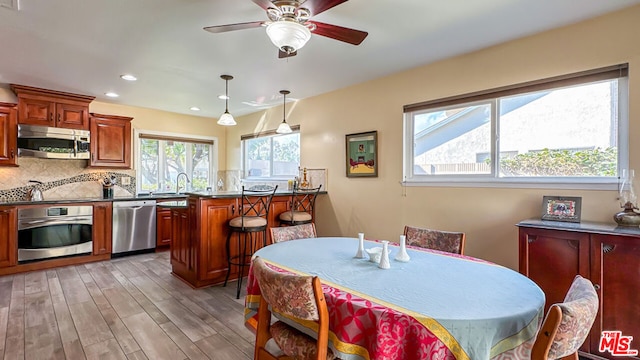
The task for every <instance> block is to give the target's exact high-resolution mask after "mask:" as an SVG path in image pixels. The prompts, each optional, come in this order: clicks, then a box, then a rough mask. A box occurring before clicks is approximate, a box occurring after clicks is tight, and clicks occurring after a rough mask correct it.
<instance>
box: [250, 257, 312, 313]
mask: <svg viewBox="0 0 640 360" xmlns="http://www.w3.org/2000/svg"><path fill="white" fill-rule="evenodd" d="M253 274H254V276H255V278H256V280H258V285H259V286H260V293H261V295H262V297H263V298H264V299H265V301H266V302H267V303H269V305H271V308H272V309H273V311H277V312H279V313H282V314H285V315H289V316H293V317H295V318H298V319H303V320H311V321H317V320H318V318H319V314H318V307H317V305H316V300H315V296H314V293H313V286H312V283H311V282H312V280H313V277H312V276H301V275H292V274H284V273H279V272H277V271H275V270H272V269H270V268H269V267H267V265H266V264H265V263H264V261H263V260H262V259H261V258H259V257H257V258H255V259H254V260H253Z"/></svg>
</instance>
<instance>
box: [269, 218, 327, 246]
mask: <svg viewBox="0 0 640 360" xmlns="http://www.w3.org/2000/svg"><path fill="white" fill-rule="evenodd" d="M314 237H316V227H315V225H313V224H312V223H309V224H303V225H294V226H283V227H273V228H271V240H273V242H274V243H277V242H281V241H289V240H295V239H307V238H314Z"/></svg>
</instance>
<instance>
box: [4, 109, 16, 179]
mask: <svg viewBox="0 0 640 360" xmlns="http://www.w3.org/2000/svg"><path fill="white" fill-rule="evenodd" d="M16 115H17V111H16V108H15V104H8V103H0V166H7V165H8V166H15V165H16V159H17V158H18V143H17V141H18V128H17V124H16Z"/></svg>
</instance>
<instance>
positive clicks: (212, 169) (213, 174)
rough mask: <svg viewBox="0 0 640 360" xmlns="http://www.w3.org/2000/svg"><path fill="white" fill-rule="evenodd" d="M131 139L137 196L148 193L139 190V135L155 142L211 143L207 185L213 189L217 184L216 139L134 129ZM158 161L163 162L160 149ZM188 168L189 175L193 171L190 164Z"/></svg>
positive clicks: (158, 192) (161, 192)
mask: <svg viewBox="0 0 640 360" xmlns="http://www.w3.org/2000/svg"><path fill="white" fill-rule="evenodd" d="M133 134H134V136H133V138H134V144H133V146H134V161H133V164H134V167H133V169H134V170H136V193H137V194H141V193H142V194H145V193H148V191H146V190H142V189H141V185H142V176H141V174H140V173H139V172H138V170H141V169H140V167H139V166H140V163H139V161H140V159H141V156H140V138H141V135H142V136H143V137H146V138H154V139H157V140H173V141H180V142H192V143H198V144H202V143H209V142H210V143H211V144H210V146H211V149H210V151H209V165H210V166H209V179H210V183H209V184H208V187H210V188H213V187H214V184H216V183H217V182H218V179H217V175H218V174H217V173H218V170H219V169H218V143H219V142H218V138H217V137H212V136H200V135H191V134H182V133H171V132H163V131H154V130H143V129H134V130H133ZM158 151H159V153H158V161H161V160H163V158H164V153H163V151H161V149H159V150H158ZM187 166H188V168H189V171H188V172H189V173H191V172H192V171H193V169H190V167H191V164H187ZM154 193H156V194H168V193H173V192H172V191H169V192H165V191H157V192H154Z"/></svg>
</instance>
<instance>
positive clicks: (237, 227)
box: [224, 186, 278, 299]
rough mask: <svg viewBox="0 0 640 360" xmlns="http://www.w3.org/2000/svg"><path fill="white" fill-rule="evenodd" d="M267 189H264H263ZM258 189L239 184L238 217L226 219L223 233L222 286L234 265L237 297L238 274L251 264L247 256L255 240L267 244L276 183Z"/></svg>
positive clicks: (255, 247)
mask: <svg viewBox="0 0 640 360" xmlns="http://www.w3.org/2000/svg"><path fill="white" fill-rule="evenodd" d="M267 188H268V189H267ZM267 188H261V189H260V190H258V189H255V190H251V189H245V188H244V186H243V187H242V197H241V205H240V216H237V217H235V218H233V219H231V220H229V228H230V230H229V235H227V244H226V249H227V276H226V277H225V279H224V286H227V281H228V280H229V275H231V266H232V265H235V266H237V267H238V289H237V292H236V299H239V298H240V289H241V288H242V277H243V275H244V268H245V267H247V268H248V267H249V265H250V264H251V256H252V255H253V253H254V252H255V251H256V250H258V249H259V247H258V243H259V242H260V241H262V243H261V244H260V247H263V246H266V245H267V219H268V216H269V208H270V206H271V200H272V199H273V195H274V194H275V192H276V189H277V188H278V186H275V187H267ZM233 234H236V235H237V237H236V244H235V246H236V252H235V254H232V253H231V246H232V245H231V242H232V237H233V236H232V235H233Z"/></svg>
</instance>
